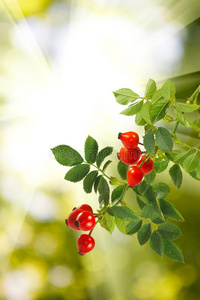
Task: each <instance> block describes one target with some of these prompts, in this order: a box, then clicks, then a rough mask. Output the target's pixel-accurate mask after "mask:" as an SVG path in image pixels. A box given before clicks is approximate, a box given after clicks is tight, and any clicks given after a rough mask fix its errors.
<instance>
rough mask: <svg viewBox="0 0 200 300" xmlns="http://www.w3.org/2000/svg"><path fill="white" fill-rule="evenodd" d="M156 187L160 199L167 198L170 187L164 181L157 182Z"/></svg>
mask: <svg viewBox="0 0 200 300" xmlns="http://www.w3.org/2000/svg"><path fill="white" fill-rule="evenodd" d="M154 188H155V191H156V197H157V198H158V199H161V198H165V197H166V196H167V195H168V194H169V193H170V188H169V187H168V185H167V184H166V183H164V182H159V183H157V184H155V186H154Z"/></svg>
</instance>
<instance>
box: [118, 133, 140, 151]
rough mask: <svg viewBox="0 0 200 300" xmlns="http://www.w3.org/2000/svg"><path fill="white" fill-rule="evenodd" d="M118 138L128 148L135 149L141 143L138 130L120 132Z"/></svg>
mask: <svg viewBox="0 0 200 300" xmlns="http://www.w3.org/2000/svg"><path fill="white" fill-rule="evenodd" d="M118 138H119V139H120V140H121V141H122V144H123V145H124V146H125V147H126V148H127V149H134V148H136V147H137V145H138V144H139V136H138V134H137V133H136V132H133V131H128V132H124V133H121V132H120V133H119V134H118Z"/></svg>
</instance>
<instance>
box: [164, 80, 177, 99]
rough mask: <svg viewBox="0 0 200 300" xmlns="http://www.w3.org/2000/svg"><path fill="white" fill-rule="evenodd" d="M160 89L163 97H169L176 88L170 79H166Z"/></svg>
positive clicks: (172, 95) (173, 93) (173, 94)
mask: <svg viewBox="0 0 200 300" xmlns="http://www.w3.org/2000/svg"><path fill="white" fill-rule="evenodd" d="M161 91H162V96H163V98H165V99H170V98H174V97H175V93H176V88H175V86H174V85H173V84H172V83H171V81H167V82H165V83H164V84H163V86H162V88H161Z"/></svg>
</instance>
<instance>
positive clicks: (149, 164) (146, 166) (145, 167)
mask: <svg viewBox="0 0 200 300" xmlns="http://www.w3.org/2000/svg"><path fill="white" fill-rule="evenodd" d="M145 157H146V156H145V155H142V157H141V159H140V160H139V161H138V162H137V164H136V166H138V167H139V165H140V164H141V163H142V161H143V160H144V159H145ZM153 168H154V162H153V160H152V159H151V158H147V160H145V162H144V163H143V164H142V166H141V167H140V169H141V170H142V171H143V172H144V174H148V173H151V171H152V170H153Z"/></svg>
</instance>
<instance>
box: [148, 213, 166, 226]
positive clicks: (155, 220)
mask: <svg viewBox="0 0 200 300" xmlns="http://www.w3.org/2000/svg"><path fill="white" fill-rule="evenodd" d="M151 221H152V222H153V223H154V224H162V223H164V222H165V219H164V217H163V219H161V218H160V217H159V216H158V215H157V213H155V211H154V212H153V214H152V216H151Z"/></svg>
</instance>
